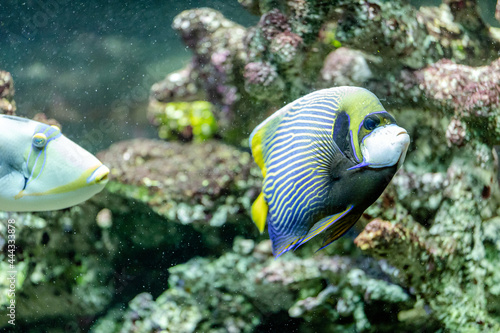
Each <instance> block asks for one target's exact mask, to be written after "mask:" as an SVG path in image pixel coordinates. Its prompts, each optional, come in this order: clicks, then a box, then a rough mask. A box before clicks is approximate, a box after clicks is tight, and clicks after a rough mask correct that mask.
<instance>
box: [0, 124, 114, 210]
mask: <svg viewBox="0 0 500 333" xmlns="http://www.w3.org/2000/svg"><path fill="white" fill-rule="evenodd" d="M0 138H1V141H0V142H1V143H0V210H3V211H16V212H26V211H31V212H33V211H47V210H57V209H63V208H67V207H70V206H73V205H76V204H79V203H81V202H83V201H85V200H87V199H89V198H90V197H92V196H93V195H95V194H96V193H98V192H100V191H101V190H102V189H103V188H104V186H105V185H106V183H107V182H108V174H109V169H108V168H107V167H106V166H105V165H103V164H102V163H101V162H100V161H99V160H98V159H97V158H96V157H95V156H94V155H92V154H91V153H89V152H88V151H86V150H85V149H83V148H82V147H80V146H79V145H77V144H76V143H74V142H73V141H71V140H70V139H68V138H67V137H65V136H64V135H63V134H61V131H60V130H59V128H58V127H56V126H49V125H46V124H43V123H39V122H37V121H33V120H29V119H25V118H20V117H14V116H7V115H0Z"/></svg>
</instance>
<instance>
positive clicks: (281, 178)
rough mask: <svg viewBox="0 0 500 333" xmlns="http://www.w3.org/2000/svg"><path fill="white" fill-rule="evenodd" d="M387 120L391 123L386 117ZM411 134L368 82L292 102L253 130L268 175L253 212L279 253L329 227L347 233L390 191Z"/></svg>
mask: <svg viewBox="0 0 500 333" xmlns="http://www.w3.org/2000/svg"><path fill="white" fill-rule="evenodd" d="M381 123H383V124H381ZM409 142H410V136H409V135H408V133H407V132H406V130H405V129H403V128H401V127H399V126H397V125H396V121H395V120H394V118H393V117H392V116H391V115H390V114H389V113H388V112H387V111H385V109H384V107H383V106H382V104H381V103H380V101H379V100H378V98H377V97H376V96H375V95H374V94H372V93H371V92H369V91H368V90H366V89H363V88H357V87H337V88H331V89H324V90H319V91H316V92H313V93H311V94H309V95H306V96H304V97H302V98H299V99H298V100H296V101H294V102H292V103H290V104H288V105H286V106H285V107H283V108H282V109H280V110H278V111H276V112H275V113H274V114H273V115H272V116H271V117H269V118H268V119H266V120H265V121H264V122H263V123H261V124H260V125H259V126H257V128H255V129H254V131H253V132H252V134H251V135H250V146H251V148H252V155H253V158H254V159H255V162H256V163H257V165H258V166H259V167H260V169H261V171H262V176H263V177H264V180H263V183H262V192H261V193H260V195H259V196H258V197H257V199H256V200H255V202H254V203H253V205H252V211H251V213H252V219H253V221H254V222H255V224H256V225H257V227H258V229H259V230H260V231H261V232H263V231H264V228H265V226H266V224H267V225H268V229H269V237H270V238H271V240H272V244H273V254H274V255H275V256H276V257H278V256H280V255H282V254H283V253H285V252H287V251H290V250H295V249H296V248H297V247H299V246H301V245H302V244H304V243H306V242H308V241H309V240H311V239H312V238H314V237H315V236H317V235H319V234H321V233H322V234H323V235H324V238H323V243H322V246H321V248H323V247H325V246H327V245H329V244H330V243H332V242H333V241H335V240H336V239H338V238H339V237H341V236H342V235H343V234H344V233H345V232H347V231H348V230H349V229H350V228H351V227H352V226H353V225H354V224H355V223H356V221H357V220H358V219H359V217H360V216H361V214H363V212H364V211H365V209H366V208H368V206H370V205H371V204H372V203H373V202H374V201H375V200H376V199H377V198H378V197H379V196H380V194H381V193H382V192H383V191H384V189H385V187H386V186H387V184H388V183H389V182H390V180H391V178H392V177H393V176H394V174H395V173H396V171H397V170H398V168H399V166H400V165H401V164H402V163H403V160H404V158H405V155H406V151H407V149H408V145H409Z"/></svg>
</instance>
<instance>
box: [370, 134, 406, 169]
mask: <svg viewBox="0 0 500 333" xmlns="http://www.w3.org/2000/svg"><path fill="white" fill-rule="evenodd" d="M409 144H410V136H409V135H408V132H406V130H405V129H404V128H402V127H399V126H398V125H395V124H392V125H387V126H383V127H378V128H376V129H375V130H373V132H371V133H370V134H369V135H367V136H366V137H365V138H364V139H363V142H361V153H362V154H363V160H364V162H365V163H366V165H367V166H369V167H372V168H384V167H389V166H393V165H395V164H396V163H397V164H398V169H399V168H400V167H401V165H402V164H403V161H404V159H405V156H406V151H407V150H408V146H409Z"/></svg>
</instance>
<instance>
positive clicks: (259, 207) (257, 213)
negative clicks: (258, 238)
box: [252, 192, 269, 233]
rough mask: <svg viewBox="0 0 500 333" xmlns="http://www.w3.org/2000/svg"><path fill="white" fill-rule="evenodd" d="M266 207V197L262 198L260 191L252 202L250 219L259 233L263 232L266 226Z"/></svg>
mask: <svg viewBox="0 0 500 333" xmlns="http://www.w3.org/2000/svg"><path fill="white" fill-rule="evenodd" d="M268 209H269V208H268V206H267V202H266V199H264V193H262V192H261V193H260V194H259V196H258V197H257V199H256V200H255V201H254V203H253V204H252V220H253V222H254V223H255V225H256V226H257V228H258V229H259V231H260V233H263V232H264V228H265V227H266V219H267V211H268Z"/></svg>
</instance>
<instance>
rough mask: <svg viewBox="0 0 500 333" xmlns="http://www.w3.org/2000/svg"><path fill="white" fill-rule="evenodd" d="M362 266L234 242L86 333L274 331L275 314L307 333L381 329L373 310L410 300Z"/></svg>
mask: <svg viewBox="0 0 500 333" xmlns="http://www.w3.org/2000/svg"><path fill="white" fill-rule="evenodd" d="M368 266H369V264H367V263H366V262H355V261H354V260H353V259H351V258H348V257H339V256H335V257H328V256H316V257H314V258H308V259H301V258H298V257H296V256H293V255H290V256H287V257H284V258H283V260H274V258H273V257H272V254H271V247H270V243H269V241H264V242H262V243H258V244H256V243H255V242H254V241H253V240H249V239H236V241H235V243H234V246H233V251H232V252H228V253H226V254H224V255H223V256H221V257H219V258H218V259H215V260H210V259H206V258H196V259H192V260H190V261H188V262H187V263H185V264H182V265H178V266H176V267H173V268H171V269H170V274H171V275H170V277H169V286H170V288H169V289H168V290H167V291H165V292H164V293H163V294H162V295H160V296H159V297H158V298H157V299H156V300H153V297H152V296H151V295H150V294H140V295H138V296H136V298H134V299H133V300H132V301H131V302H130V303H129V306H128V309H127V311H126V312H125V314H119V313H117V312H116V311H114V312H111V313H110V314H109V315H108V316H106V317H104V318H102V319H100V320H99V321H98V323H97V324H96V325H95V326H94V329H93V332H95V333H101V332H137V331H139V332H154V331H158V330H160V331H163V330H165V331H166V332H254V331H255V330H259V327H260V330H263V329H264V326H263V325H264V324H263V323H264V321H265V320H264V319H265V317H268V316H271V317H273V316H274V319H273V321H275V322H274V325H275V326H274V327H275V328H276V327H279V326H280V322H279V320H280V319H279V315H280V313H285V314H286V313H288V315H289V316H291V317H292V318H301V320H297V321H296V322H295V324H294V326H296V327H301V326H303V328H306V327H307V330H308V331H336V330H344V331H349V330H355V331H367V330H370V328H372V329H374V328H375V327H377V329H379V330H378V331H386V329H387V328H386V329H384V326H383V325H377V324H376V323H375V322H376V321H377V316H379V315H380V312H379V311H380V309H381V308H383V309H385V310H386V311H388V310H390V309H395V308H399V309H402V308H403V309H410V308H411V304H412V301H411V297H410V296H409V295H408V294H407V292H406V291H405V290H404V289H402V288H401V287H399V286H397V285H395V284H393V283H391V282H389V281H385V280H384V279H380V278H379V277H378V276H377V275H380V272H379V271H380V268H378V267H376V265H374V267H371V268H368ZM377 272H378V274H377ZM325 317H327V318H329V319H328V321H327V322H325V320H324V319H325ZM267 319H268V320H269V318H267ZM276 321H277V322H276ZM117 322H118V323H120V324H119V325H116V323H117ZM387 323H391V324H392V326H391V327H392V329H398V328H399V329H404V328H409V327H411V324H410V323H408V322H406V323H399V322H398V319H397V316H395V315H392V316H391V317H390V318H388V317H387V316H386V318H385V324H387ZM434 325H435V322H432V321H429V322H428V323H427V324H426V325H424V326H423V327H426V328H433V327H435V326H434ZM263 331H264V330H263Z"/></svg>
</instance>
